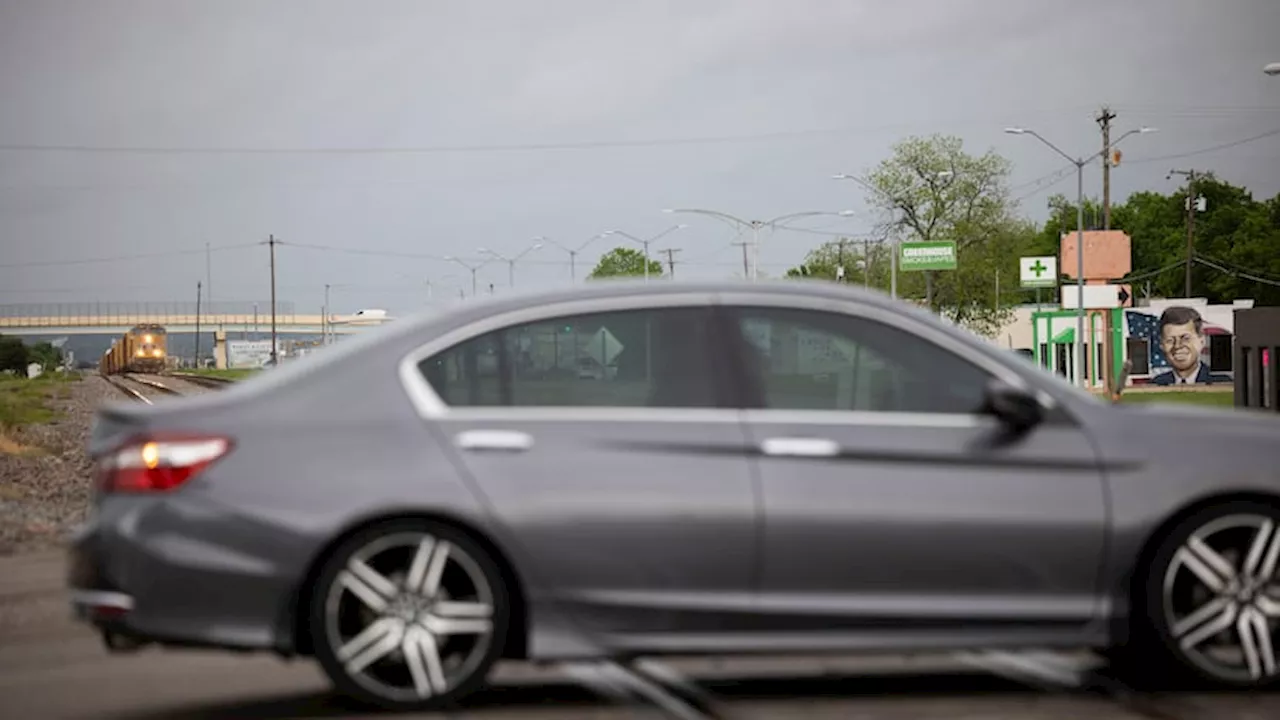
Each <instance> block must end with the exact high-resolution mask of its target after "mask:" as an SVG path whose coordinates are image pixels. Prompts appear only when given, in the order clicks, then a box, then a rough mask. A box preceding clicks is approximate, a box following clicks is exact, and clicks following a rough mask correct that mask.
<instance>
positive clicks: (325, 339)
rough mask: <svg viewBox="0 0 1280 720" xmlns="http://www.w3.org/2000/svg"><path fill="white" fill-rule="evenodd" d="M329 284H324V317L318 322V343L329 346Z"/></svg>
mask: <svg viewBox="0 0 1280 720" xmlns="http://www.w3.org/2000/svg"><path fill="white" fill-rule="evenodd" d="M329 314H330V310H329V283H325V284H324V317H323V318H321V322H320V343H321V344H322V345H328V344H329Z"/></svg>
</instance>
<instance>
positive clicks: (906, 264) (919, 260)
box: [898, 241, 956, 271]
mask: <svg viewBox="0 0 1280 720" xmlns="http://www.w3.org/2000/svg"><path fill="white" fill-rule="evenodd" d="M898 260H899V263H898V265H899V267H901V268H902V270H903V271H910V270H955V269H956V244H955V243H954V242H950V241H943V242H905V243H902V246H901V249H900V250H899V254H898Z"/></svg>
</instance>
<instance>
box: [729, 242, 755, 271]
mask: <svg viewBox="0 0 1280 720" xmlns="http://www.w3.org/2000/svg"><path fill="white" fill-rule="evenodd" d="M729 244H730V245H737V246H738V247H740V248H742V277H743V279H746V280H750V279H752V278H751V267H750V265H749V264H748V260H747V248H748V247H751V243H749V242H736V243H729Z"/></svg>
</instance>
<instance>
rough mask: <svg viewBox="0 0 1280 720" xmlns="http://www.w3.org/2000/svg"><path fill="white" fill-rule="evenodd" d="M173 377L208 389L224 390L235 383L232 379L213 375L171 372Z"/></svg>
mask: <svg viewBox="0 0 1280 720" xmlns="http://www.w3.org/2000/svg"><path fill="white" fill-rule="evenodd" d="M169 374H170V375H172V376H173V377H176V378H182V379H183V380H186V381H187V382H189V383H191V384H193V385H203V386H204V387H207V388H224V387H226V386H228V385H232V384H234V383H235V380H232V379H230V378H222V377H214V376H212V375H197V374H195V373H184V372H171V373H169Z"/></svg>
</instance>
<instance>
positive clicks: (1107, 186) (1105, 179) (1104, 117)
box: [1098, 105, 1116, 230]
mask: <svg viewBox="0 0 1280 720" xmlns="http://www.w3.org/2000/svg"><path fill="white" fill-rule="evenodd" d="M1115 119H1116V114H1115V113H1113V112H1111V108H1109V107H1107V106H1105V105H1104V106H1103V107H1102V110H1101V112H1099V113H1098V126H1099V127H1101V128H1102V229H1103V230H1110V229H1111V121H1112V120H1115Z"/></svg>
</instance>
